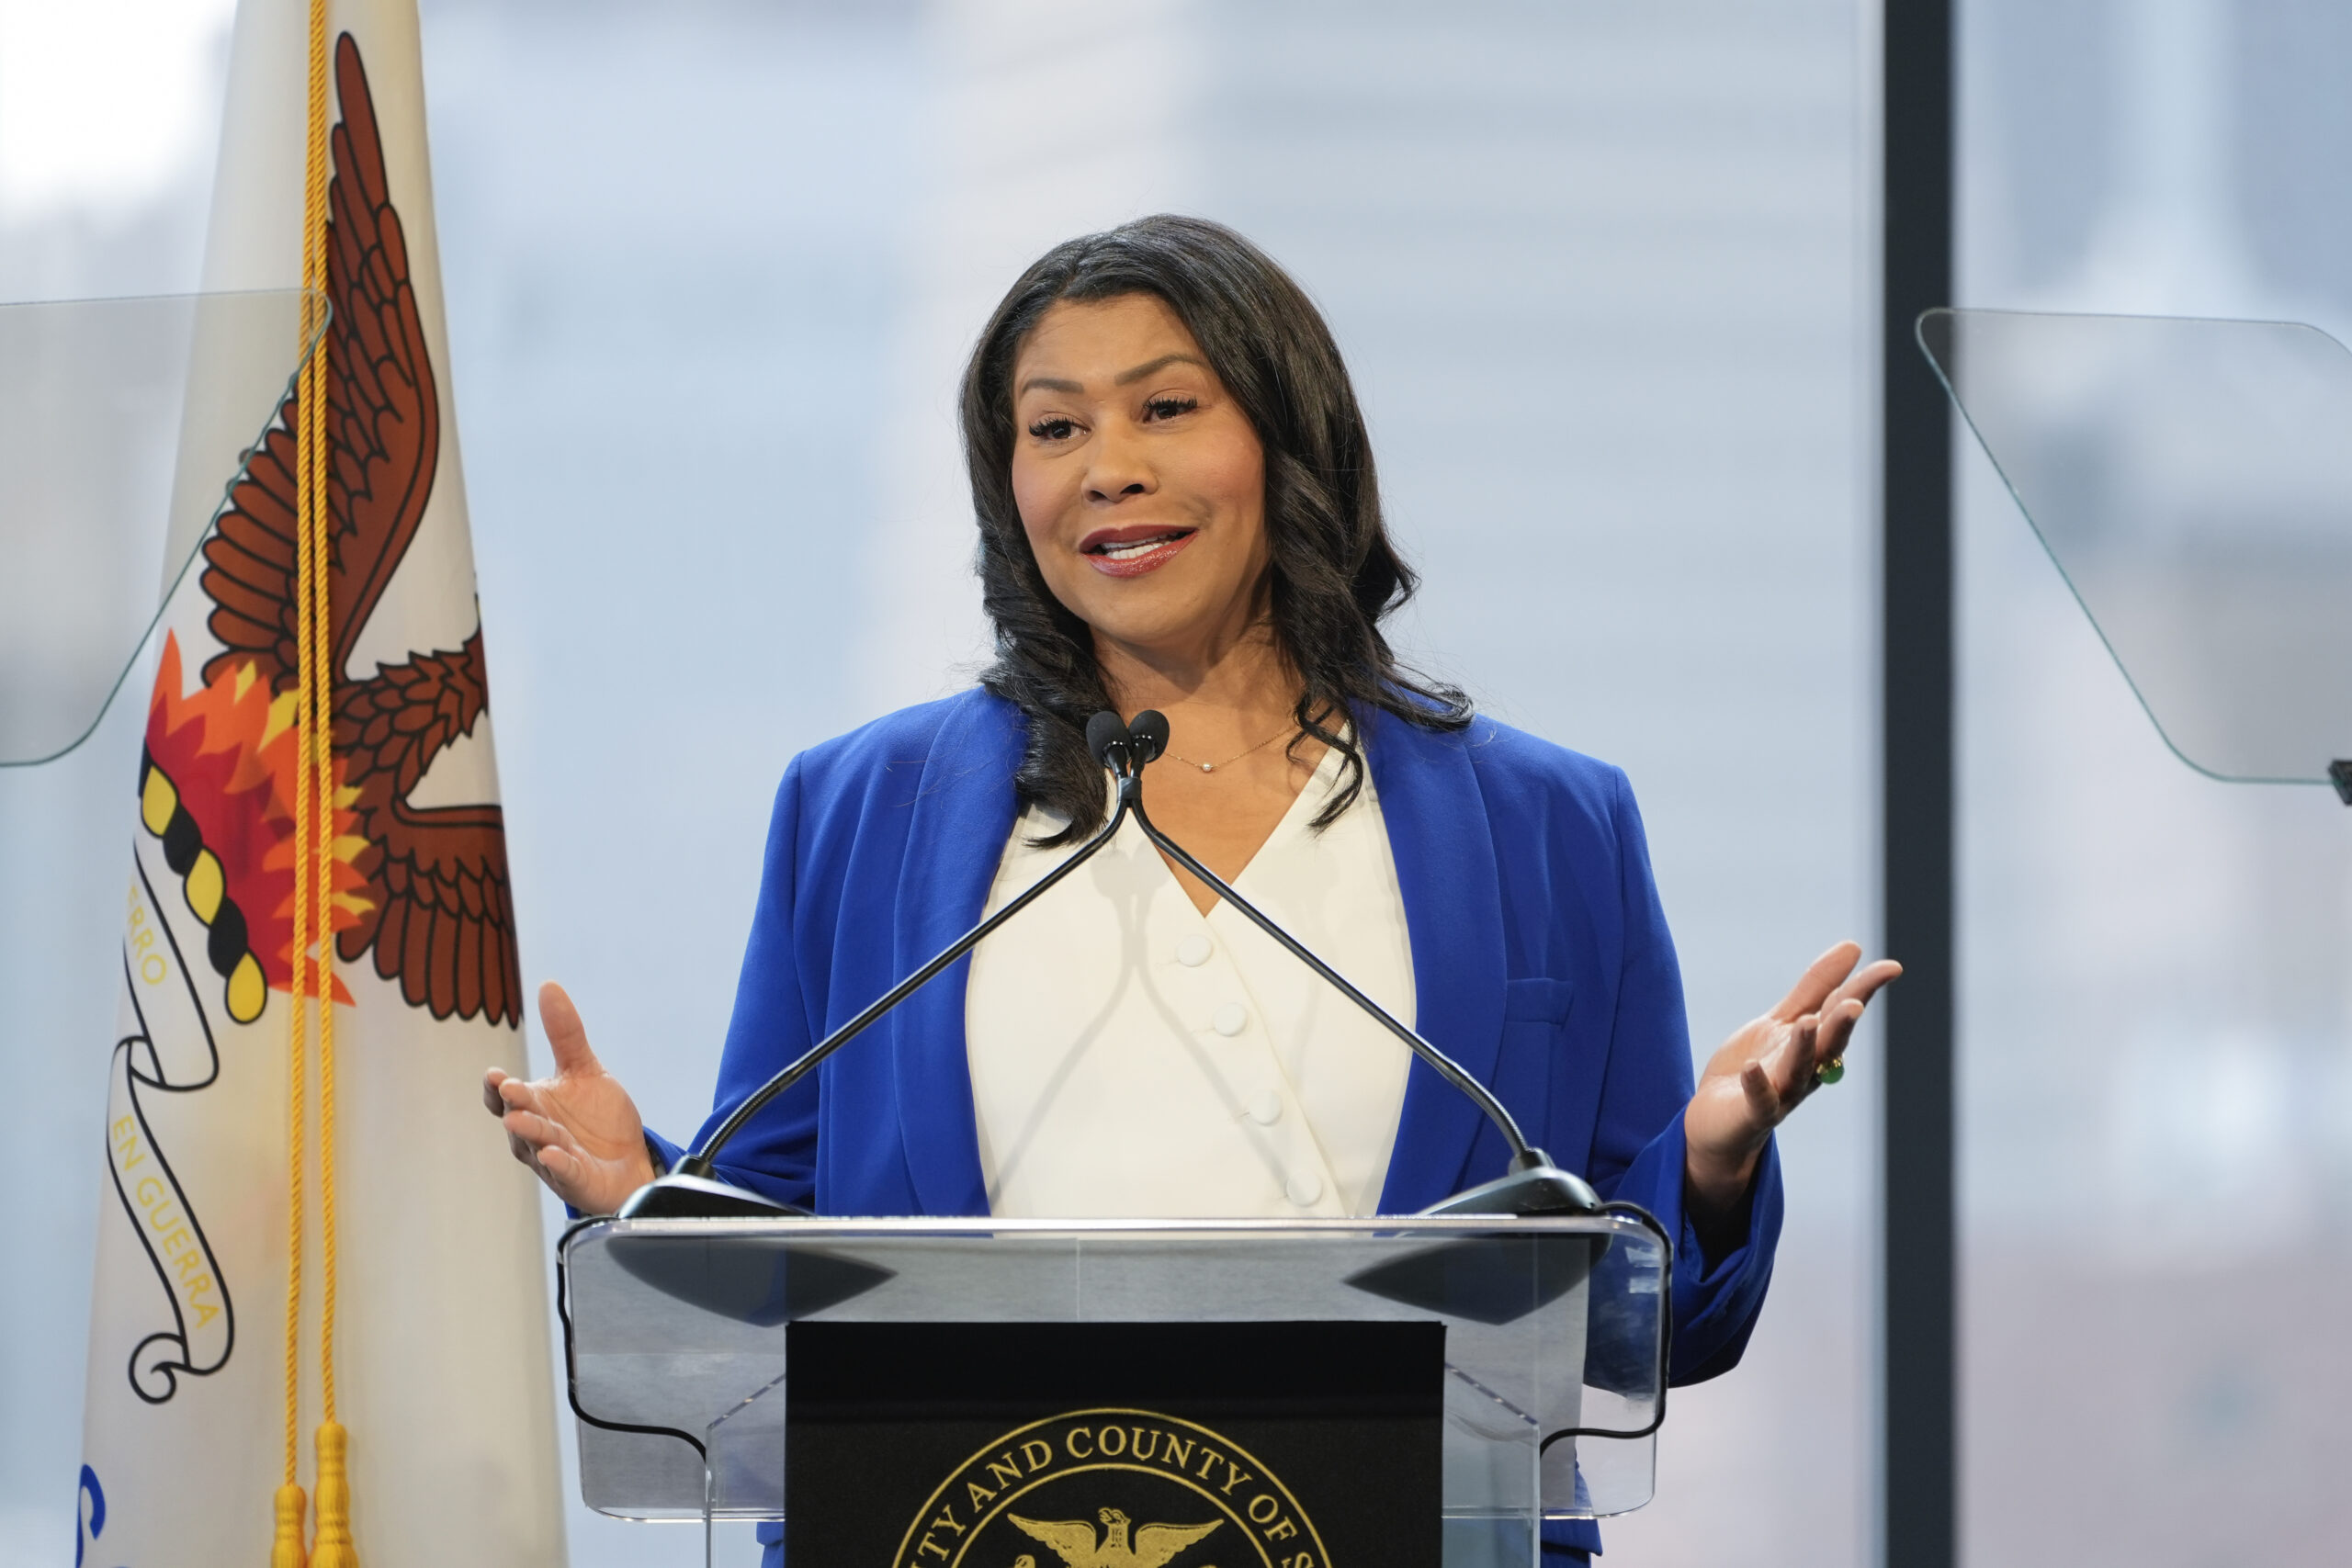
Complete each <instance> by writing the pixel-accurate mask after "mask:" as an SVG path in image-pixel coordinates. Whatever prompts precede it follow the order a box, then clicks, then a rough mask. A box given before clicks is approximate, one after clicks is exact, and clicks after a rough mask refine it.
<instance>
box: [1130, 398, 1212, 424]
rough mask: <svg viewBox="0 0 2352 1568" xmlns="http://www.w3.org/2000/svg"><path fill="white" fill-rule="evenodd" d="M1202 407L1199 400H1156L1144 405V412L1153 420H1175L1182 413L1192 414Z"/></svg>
mask: <svg viewBox="0 0 2352 1568" xmlns="http://www.w3.org/2000/svg"><path fill="white" fill-rule="evenodd" d="M1200 406H1201V400H1199V399H1198V398H1179V397H1166V398H1154V399H1152V400H1151V401H1149V402H1148V403H1146V404H1144V412H1145V413H1147V414H1148V415H1149V416H1150V417H1151V418H1153V419H1173V418H1175V417H1176V416H1177V415H1178V414H1180V413H1191V412H1193V410H1194V409H1196V408H1199V407H1200Z"/></svg>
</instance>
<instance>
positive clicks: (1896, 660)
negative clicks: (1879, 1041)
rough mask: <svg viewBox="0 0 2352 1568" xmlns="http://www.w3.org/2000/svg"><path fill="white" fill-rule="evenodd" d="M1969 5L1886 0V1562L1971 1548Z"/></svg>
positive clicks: (1933, 1563)
mask: <svg viewBox="0 0 2352 1568" xmlns="http://www.w3.org/2000/svg"><path fill="white" fill-rule="evenodd" d="M1953 4H1954V0H1886V4H1885V6H1884V7H1883V15H1884V28H1885V35H1884V41H1885V51H1886V52H1885V61H1884V77H1883V81H1884V100H1883V106H1884V107H1883V115H1884V124H1883V134H1884V180H1885V186H1884V192H1883V214H1884V223H1885V233H1884V239H1883V243H1884V252H1883V284H1882V289H1883V323H1882V333H1883V342H1882V344H1881V353H1882V355H1883V362H1882V367H1881V376H1882V386H1883V396H1882V408H1883V421H1884V423H1883V431H1882V441H1883V450H1882V467H1883V477H1882V480H1881V483H1882V490H1881V506H1882V516H1881V528H1882V545H1881V548H1882V555H1883V572H1884V578H1883V615H1884V620H1883V626H1882V628H1881V635H1882V651H1881V657H1882V659H1883V674H1882V680H1883V689H1882V693H1881V702H1882V704H1883V715H1882V727H1883V728H1882V735H1883V747H1884V757H1883V767H1884V783H1883V800H1882V803H1881V804H1882V811H1881V820H1882V823H1883V833H1884V835H1885V842H1884V845H1883V874H1884V877H1885V884H1884V891H1883V909H1884V915H1885V920H1886V947H1887V951H1888V952H1889V953H1892V954H1893V955H1894V956H1895V957H1896V958H1899V959H1901V960H1902V962H1903V965H1904V976H1903V979H1902V981H1901V982H1900V983H1898V984H1897V985H1896V986H1895V987H1894V989H1893V991H1892V992H1890V993H1889V995H1888V998H1887V1001H1886V1018H1885V1027H1886V1060H1885V1068H1884V1081H1885V1084H1886V1102H1885V1115H1884V1119H1883V1125H1884V1132H1883V1137H1884V1145H1883V1150H1882V1155H1883V1164H1882V1168H1883V1171H1884V1180H1885V1215H1884V1224H1885V1234H1884V1236H1883V1250H1884V1256H1885V1270H1886V1274H1885V1281H1884V1288H1883V1292H1882V1299H1883V1310H1884V1314H1885V1315H1884V1324H1883V1333H1884V1348H1885V1361H1884V1365H1883V1369H1882V1372H1883V1375H1882V1378H1881V1382H1880V1386H1881V1389H1882V1391H1883V1392H1882V1397H1883V1400H1884V1405H1883V1410H1882V1411H1881V1427H1882V1432H1883V1438H1884V1444H1885V1447H1884V1452H1883V1464H1884V1466H1885V1471H1884V1476H1883V1487H1884V1490H1883V1498H1882V1509H1881V1517H1882V1520H1883V1528H1884V1529H1885V1532H1886V1562H1887V1565H1888V1568H1954V1564H1955V1562H1957V1558H1958V1545H1957V1536H1958V1532H1957V1529H1956V1524H1957V1509H1956V1506H1955V1501H1956V1496H1957V1493H1958V1481H1959V1468H1958V1466H1959V1450H1958V1445H1957V1441H1956V1436H1957V1430H1958V1422H1957V1406H1958V1388H1957V1382H1956V1379H1955V1376H1954V1369H1955V1355H1954V1352H1955V1348H1956V1345H1955V1339H1956V1336H1955V1332H1954V1329H1955V1322H1956V1312H1955V1308H1956V1305H1957V1301H1956V1286H1957V1283H1958V1280H1957V1271H1956V1267H1955V1264H1956V1236H1955V1224H1954V1204H1953V1196H1954V1194H1953V1185H1954V1184H1953V1154H1954V1148H1953V1137H1952V1131H1953V1127H1952V1100H1953V1089H1954V1084H1953V1072H1952V1016H1953V1008H1952V1004H1953V994H1954V980H1955V973H1954V967H1955V966H1954V961H1953V941H1952V926H1953V908H1954V903H1955V900H1954V897H1953V865H1952V807H1953V768H1952V761H1953V746H1952V663H1953V640H1954V639H1953V591H1952V580H1953V562H1952V506H1951V456H1952V454H1951V411H1950V409H1949V407H1948V406H1947V404H1946V402H1945V399H1944V394H1943V390H1942V388H1941V387H1940V386H1939V384H1938V382H1937V380H1936V378H1935V376H1934V375H1933V373H1932V372H1931V371H1930V370H1929V369H1928V364H1927V361H1926V359H1925V358H1924V357H1923V356H1922V355H1920V353H1919V348H1918V344H1917V341H1916V340H1915V339H1914V337H1913V335H1912V323H1913V322H1914V321H1917V319H1918V315H1919V312H1920V311H1921V310H1926V309H1928V307H1929V306H1932V305H1949V304H1951V303H1952V287H1951V285H1952V196H1953V179H1952V156H1953V108H1954V106H1953V70H1952V46H1953V37H1952V6H1953Z"/></svg>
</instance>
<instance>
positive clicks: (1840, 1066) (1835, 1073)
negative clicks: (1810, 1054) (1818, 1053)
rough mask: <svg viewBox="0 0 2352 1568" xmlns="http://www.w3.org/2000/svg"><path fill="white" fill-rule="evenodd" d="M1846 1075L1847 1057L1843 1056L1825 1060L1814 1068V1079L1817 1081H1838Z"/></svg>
mask: <svg viewBox="0 0 2352 1568" xmlns="http://www.w3.org/2000/svg"><path fill="white" fill-rule="evenodd" d="M1845 1076H1846V1058H1845V1057H1843V1056H1838V1057H1836V1058H1834V1059H1833V1060H1830V1061H1826V1062H1824V1063H1822V1064H1821V1066H1817V1067H1815V1068H1814V1069H1813V1081H1814V1082H1815V1083H1836V1082H1837V1081H1838V1079H1839V1078H1842V1077H1845Z"/></svg>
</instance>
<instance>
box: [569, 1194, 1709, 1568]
mask: <svg viewBox="0 0 2352 1568" xmlns="http://www.w3.org/2000/svg"><path fill="white" fill-rule="evenodd" d="M559 1260H560V1277H561V1288H562V1308H563V1314H564V1335H565V1345H564V1350H565V1357H566V1364H567V1374H568V1382H569V1391H570V1394H571V1404H572V1409H573V1411H574V1413H575V1415H576V1416H578V1417H579V1438H580V1475H581V1489H582V1494H583V1495H584V1497H585V1499H586V1501H587V1503H588V1505H589V1506H591V1507H593V1508H595V1509H596V1510H597V1511H599V1512H601V1513H605V1514H609V1515H614V1516H616V1517H624V1518H633V1519H648V1520H662V1519H668V1520H680V1521H692V1520H703V1521H705V1522H706V1523H707V1522H708V1521H712V1520H718V1519H753V1520H773V1519H780V1518H782V1517H783V1516H784V1464H785V1432H786V1412H787V1411H788V1409H789V1408H790V1399H791V1389H792V1375H791V1369H790V1368H789V1367H788V1366H787V1365H786V1359H785V1332H784V1330H785V1325H786V1324H788V1323H791V1322H794V1321H797V1320H814V1319H824V1320H830V1321H835V1322H868V1323H899V1324H908V1323H916V1324H920V1323H958V1324H987V1323H1006V1324H1014V1323H1027V1324H1038V1323H1046V1324H1051V1323H1072V1324H1076V1323H1090V1324H1101V1323H1169V1322H1200V1323H1251V1322H1257V1323H1302V1322H1306V1323H1312V1322H1362V1321H1386V1322H1399V1321H1404V1322H1424V1323H1428V1322H1435V1323H1440V1324H1442V1325H1444V1328H1445V1372H1444V1390H1443V1417H1442V1476H1443V1481H1442V1496H1443V1516H1444V1517H1443V1525H1442V1539H1443V1540H1444V1542H1445V1549H1444V1558H1443V1561H1444V1564H1445V1568H1487V1565H1488V1564H1501V1563H1506V1562H1509V1563H1517V1564H1527V1563H1531V1562H1534V1561H1535V1559H1536V1555H1537V1551H1538V1547H1537V1534H1536V1532H1537V1529H1538V1521H1539V1519H1543V1518H1592V1517H1600V1516H1604V1515H1609V1514H1617V1513H1623V1512H1626V1511H1628V1510H1630V1509H1633V1508H1637V1507H1639V1506H1642V1505H1643V1504H1644V1503H1646V1502H1647V1501H1648V1500H1649V1497H1650V1493H1651V1487H1652V1475H1653V1465H1652V1459H1653V1444H1654V1441H1655V1434H1656V1432H1657V1428H1658V1426H1659V1424H1660V1422H1661V1421H1662V1420H1663V1418H1664V1416H1665V1408H1666V1385H1665V1368H1666V1353H1667V1347H1668V1341H1667V1336H1668V1314H1667V1307H1668V1297H1669V1292H1668V1270H1669V1266H1670V1259H1669V1255H1668V1247H1667V1244H1666V1242H1665V1240H1664V1238H1663V1237H1662V1236H1661V1235H1659V1234H1658V1232H1657V1230H1656V1229H1655V1228H1653V1226H1652V1225H1650V1224H1646V1223H1645V1221H1644V1220H1643V1219H1642V1218H1639V1217H1636V1216H1635V1215H1634V1214H1632V1213H1619V1212H1610V1213H1600V1214H1595V1215H1589V1216H1577V1217H1556V1218H1512V1219H1498V1218H1495V1217H1492V1216H1476V1217H1469V1216H1464V1217H1453V1216H1447V1217H1439V1218H1390V1217H1383V1218H1377V1219H1363V1220H1317V1221H1301V1222H1288V1221H1231V1220H1219V1221H1134V1220H1111V1221H1069V1220H1059V1221H1046V1220H1028V1221H1023V1220H1001V1219H970V1220H931V1219H899V1220H835V1219H785V1220H753V1219H714V1220H616V1219H598V1220H589V1221H583V1222H582V1223H581V1224H576V1225H574V1226H573V1227H572V1228H571V1230H570V1231H569V1232H568V1233H567V1234H566V1235H565V1236H564V1238H563V1240H562V1243H561V1244H560V1247H559Z"/></svg>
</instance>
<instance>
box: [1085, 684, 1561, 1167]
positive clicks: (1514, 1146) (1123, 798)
mask: <svg viewBox="0 0 2352 1568" xmlns="http://www.w3.org/2000/svg"><path fill="white" fill-rule="evenodd" d="M1127 731H1128V738H1129V740H1130V742H1131V750H1130V754H1131V756H1132V757H1133V760H1134V763H1135V769H1134V771H1133V772H1130V773H1126V774H1125V775H1123V776H1122V779H1121V782H1120V790H1119V799H1120V802H1121V805H1122V806H1123V807H1127V808H1129V809H1132V810H1133V812H1134V813H1135V818H1136V826H1137V827H1139V828H1141V829H1143V830H1144V834H1145V836H1146V837H1147V838H1148V839H1150V840H1151V841H1152V842H1153V843H1154V844H1155V845H1157V846H1159V850H1160V851H1161V852H1163V853H1165V854H1166V855H1167V856H1168V858H1169V859H1170V860H1172V861H1174V862H1175V863H1177V864H1179V865H1181V866H1182V867H1183V868H1184V869H1185V870H1186V871H1189V872H1191V873H1192V874H1193V875H1194V876H1197V877H1199V878H1200V879H1201V880H1202V881H1203V882H1204V883H1206V884H1207V885H1208V886H1211V887H1213V888H1215V889H1216V894H1217V897H1220V898H1223V899H1224V900H1225V901H1226V902H1227V903H1228V904H1230V905H1232V906H1233V907H1234V908H1237V909H1238V910H1240V911H1241V913H1242V914H1243V915H1244V916H1246V917H1248V919H1249V920H1250V924H1252V925H1254V926H1256V927H1257V928H1258V929H1259V930H1260V931H1264V932H1265V933H1266V934H1267V935H1268V936H1270V937H1272V938H1273V939H1274V941H1275V942H1276V943H1278V944H1279V945H1280V946H1281V947H1282V949H1283V952H1285V953H1289V954H1290V955H1291V956H1292V957H1294V958H1295V959H1297V960H1298V961H1299V962H1300V963H1302V964H1306V966H1307V967H1308V968H1309V969H1312V970H1314V971H1315V973H1316V974H1317V975H1319V976H1322V977H1323V978H1324V979H1325V980H1326V981H1327V982H1329V984H1330V985H1331V987H1333V988H1334V989H1336V990H1337V991H1338V992H1339V993H1340V995H1341V996H1343V997H1345V998H1348V1000H1350V1001H1351V1002H1353V1003H1355V1004H1356V1006H1357V1007H1359V1008H1361V1009H1363V1011H1364V1012H1365V1014H1366V1015H1367V1016H1369V1017H1370V1018H1372V1019H1373V1021H1375V1022H1377V1023H1378V1024H1379V1025H1380V1026H1381V1027H1382V1028H1383V1029H1385V1030H1387V1031H1388V1032H1389V1033H1391V1034H1393V1035H1395V1036H1396V1037H1397V1039H1399V1040H1401V1041H1403V1042H1404V1043H1405V1046H1406V1048H1407V1049H1408V1050H1409V1051H1411V1052H1412V1053H1413V1055H1416V1056H1419V1058H1420V1059H1421V1060H1422V1061H1424V1062H1426V1063H1428V1064H1429V1066H1430V1067H1431V1068H1432V1069H1433V1070H1434V1071H1435V1072H1436V1073H1437V1075H1438V1077H1442V1078H1443V1079H1444V1080H1445V1081H1446V1082H1447V1083H1449V1084H1451V1085H1452V1086H1453V1088H1454V1089H1455V1090H1457V1091H1458V1092H1459V1093H1461V1094H1462V1095H1463V1096H1464V1097H1465V1098H1467V1099H1468V1100H1470V1102H1471V1103H1472V1104H1474V1105H1476V1107H1477V1108H1478V1109H1479V1110H1480V1111H1483V1112H1484V1113H1485V1115H1486V1118H1487V1121H1489V1122H1493V1123H1494V1125H1495V1130H1496V1131H1497V1132H1498V1133H1500V1134H1502V1135H1503V1142H1504V1143H1506V1144H1508V1145H1510V1170H1509V1172H1508V1174H1506V1175H1504V1176H1503V1177H1502V1178H1500V1179H1498V1180H1495V1181H1490V1182H1487V1183H1485V1184H1484V1185H1482V1186H1478V1187H1473V1188H1471V1189H1469V1190H1467V1191H1464V1192H1458V1193H1456V1194H1454V1195H1453V1197H1451V1198H1449V1199H1447V1200H1446V1201H1443V1202H1442V1203H1440V1204H1438V1205H1436V1206H1435V1207H1434V1208H1431V1209H1430V1210H1428V1211H1427V1212H1428V1213H1432V1214H1445V1213H1497V1214H1532V1213H1597V1212H1599V1210H1600V1207H1601V1203H1600V1196H1599V1195H1598V1194H1597V1193H1595V1192H1594V1191H1593V1190H1592V1189H1591V1187H1590V1186H1589V1185H1588V1184H1587V1183H1586V1182H1585V1181H1584V1179H1582V1178H1580V1177H1577V1176H1574V1175H1571V1174H1570V1173H1569V1172H1567V1171H1565V1170H1562V1169H1560V1168H1558V1167H1556V1166H1555V1165H1554V1164H1553V1163H1552V1158H1551V1156H1549V1155H1547V1154H1545V1153H1544V1151H1543V1150H1542V1149H1539V1148H1534V1147H1532V1146H1531V1145H1529V1144H1528V1141H1527V1134H1524V1133H1522V1132H1521V1131H1520V1126H1519V1120H1518V1118H1516V1117H1514V1116H1513V1115H1511V1113H1510V1107H1508V1106H1506V1105H1504V1104H1503V1102H1502V1101H1501V1100H1498V1099H1497V1098H1496V1097H1495V1094H1494V1091H1493V1090H1491V1089H1488V1088H1487V1086H1486V1085H1485V1084H1482V1083H1480V1082H1479V1081H1478V1080H1477V1078H1476V1077H1474V1076H1472V1074H1471V1073H1470V1071H1469V1069H1468V1068H1466V1067H1464V1066H1463V1065H1462V1064H1461V1063H1459V1062H1457V1061H1455V1060H1454V1059H1453V1057H1451V1056H1449V1055H1446V1054H1445V1053H1444V1052H1442V1051H1441V1050H1439V1049H1438V1048H1437V1047H1436V1046H1434V1045H1432V1044H1430V1043H1429V1042H1428V1041H1426V1040H1424V1039H1422V1038H1421V1036H1420V1035H1419V1032H1416V1031H1415V1030H1413V1029H1411V1028H1410V1027H1408V1025H1406V1024H1405V1023H1404V1022H1403V1021H1401V1020H1399V1019H1398V1018H1397V1015H1396V1014H1394V1013H1392V1012H1390V1011H1389V1010H1387V1009H1386V1008H1384V1007H1382V1006H1381V1005H1380V1004H1379V1003H1378V1002H1376V1001H1374V1000H1373V999H1372V998H1370V997H1368V996H1366V995H1364V994H1363V992H1362V991H1360V990H1358V989H1357V988H1356V987H1354V986H1353V985H1352V984H1351V983H1350V982H1349V980H1348V977H1347V976H1344V975H1342V974H1340V972H1339V971H1338V970H1336V969H1334V968H1332V967H1331V966H1330V965H1329V964H1326V963H1324V962H1323V960H1322V959H1320V958H1318V957H1317V956H1316V954H1315V953H1313V952H1312V951H1311V950H1310V949H1309V948H1308V947H1307V946H1306V943H1304V942H1300V941H1299V940H1298V939H1297V938H1296V937H1294V936H1292V935H1291V934H1290V932H1288V931H1284V930H1283V928H1282V927H1281V926H1279V925H1277V924H1275V923H1274V921H1273V920H1272V918H1270V917H1269V916H1267V915H1266V914H1265V913H1264V912H1263V911H1261V909H1259V908H1258V907H1257V906H1256V905H1255V904H1252V903H1250V900H1249V899H1247V898H1244V897H1242V896H1241V895H1240V894H1238V893H1237V892H1235V891H1234V890H1233V885H1232V884H1231V883H1229V882H1227V881H1226V880H1225V878H1223V877H1221V876H1219V875H1218V874H1216V873H1215V872H1213V871H1211V870H1210V869H1209V868H1208V867H1207V866H1204V865H1203V864H1202V863H1200V862H1199V861H1197V860H1195V859H1193V855H1192V852H1190V851H1188V850H1186V849H1185V848H1184V846H1183V845H1182V844H1180V843H1178V842H1177V841H1176V840H1173V839H1171V838H1170V837H1169V836H1168V835H1167V834H1165V833H1163V832H1161V831H1160V830H1159V827H1158V826H1157V825H1156V824H1154V823H1153V821H1152V819H1151V815H1150V813H1148V812H1147V811H1146V810H1145V809H1144V807H1143V794H1142V790H1141V787H1140V784H1141V780H1140V773H1141V770H1142V767H1143V765H1144V764H1145V763H1148V762H1150V761H1153V760H1155V759H1157V758H1158V757H1159V754H1160V753H1161V752H1163V751H1165V750H1167V749H1168V719H1167V716H1166V715H1164V714H1161V713H1160V712H1159V711H1158V710H1157V709H1154V708H1146V709H1145V710H1144V711H1143V712H1141V713H1139V714H1137V715H1136V716H1135V722H1134V723H1132V724H1130V725H1129V726H1128V727H1127ZM1090 734H1091V727H1090ZM1130 796H1132V797H1133V799H1132V802H1131V803H1130V800H1129V797H1130Z"/></svg>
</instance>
